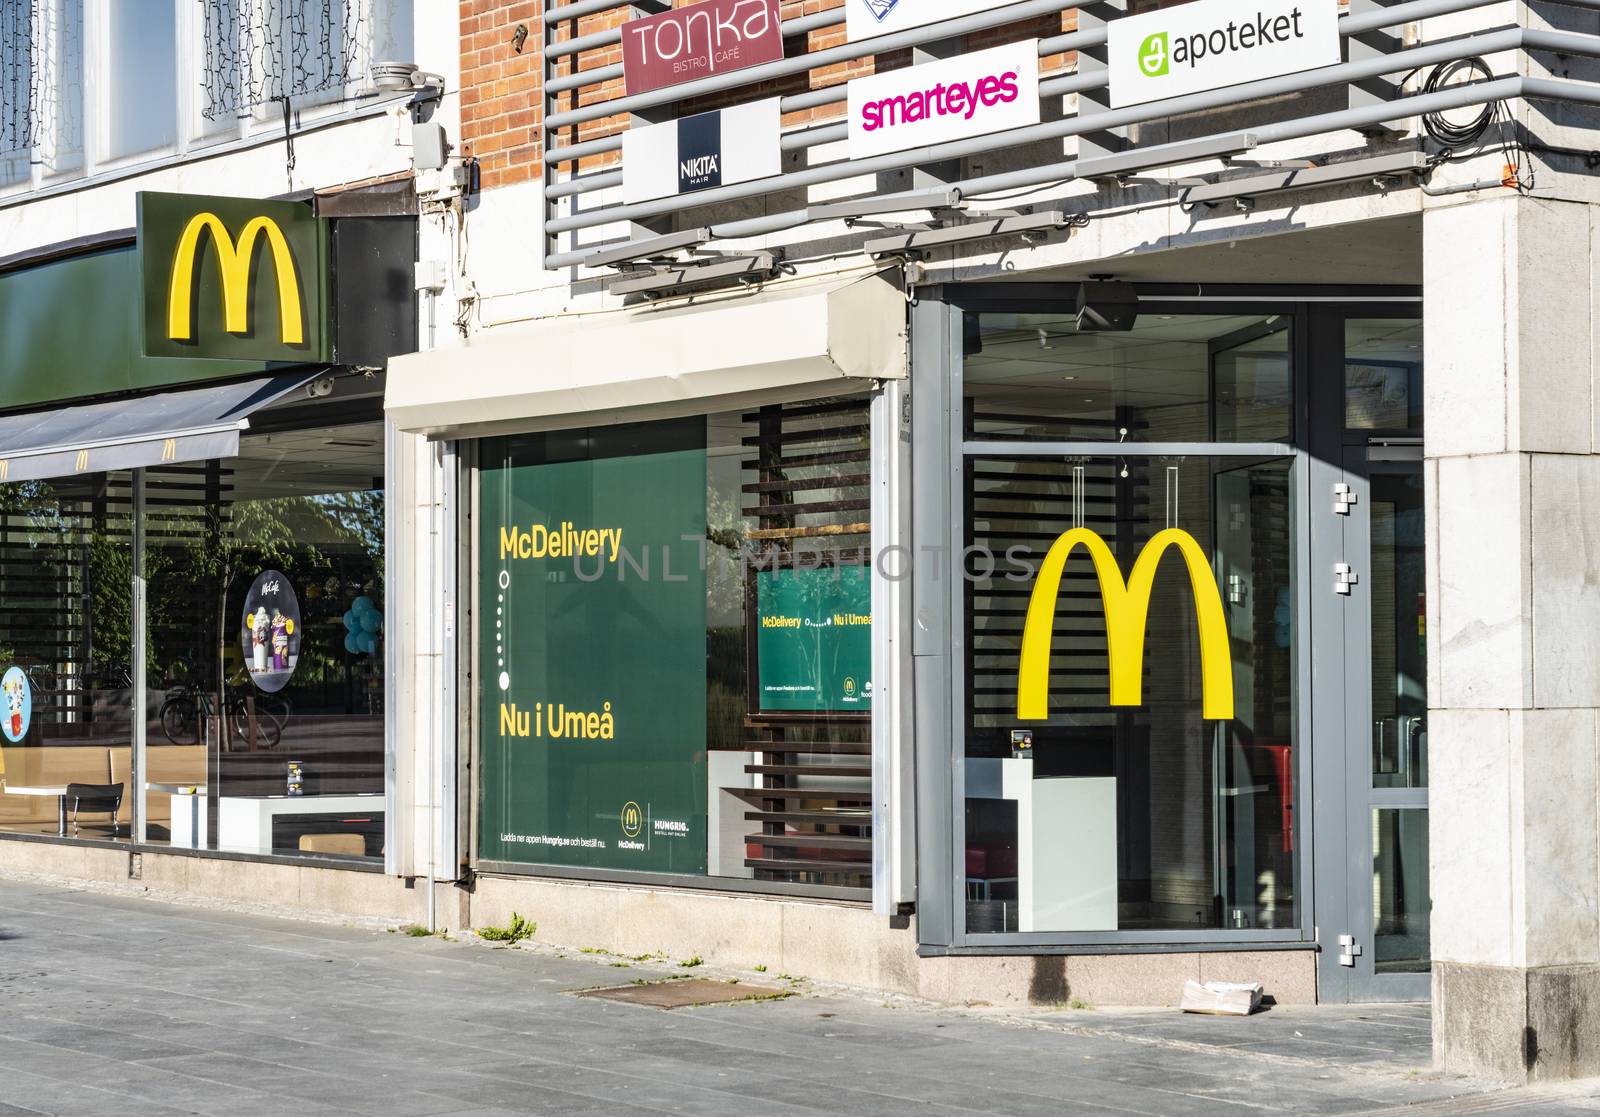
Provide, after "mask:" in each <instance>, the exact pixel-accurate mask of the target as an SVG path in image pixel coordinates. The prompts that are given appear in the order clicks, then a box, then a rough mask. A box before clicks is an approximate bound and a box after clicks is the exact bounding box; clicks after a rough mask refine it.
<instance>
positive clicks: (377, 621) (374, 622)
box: [361, 613, 383, 632]
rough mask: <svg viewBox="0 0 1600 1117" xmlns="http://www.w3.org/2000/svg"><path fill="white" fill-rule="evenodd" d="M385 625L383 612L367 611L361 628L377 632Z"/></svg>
mask: <svg viewBox="0 0 1600 1117" xmlns="http://www.w3.org/2000/svg"><path fill="white" fill-rule="evenodd" d="M382 627H383V614H382V613H367V614H364V615H363V616H362V618H361V629H362V631H364V632H377V631H378V629H380V628H382Z"/></svg>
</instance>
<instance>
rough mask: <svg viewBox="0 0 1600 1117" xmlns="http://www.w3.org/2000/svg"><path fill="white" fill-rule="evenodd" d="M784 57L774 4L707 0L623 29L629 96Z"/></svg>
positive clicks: (760, 0)
mask: <svg viewBox="0 0 1600 1117" xmlns="http://www.w3.org/2000/svg"><path fill="white" fill-rule="evenodd" d="M782 58H783V22H782V19H781V18H780V16H779V14H778V0H705V2H704V3H701V4H691V5H689V6H688V7H687V8H674V9H672V10H671V11H666V12H662V13H661V14H660V15H653V16H647V17H646V18H644V19H635V20H630V21H629V22H628V23H625V24H623V26H622V76H623V82H624V84H625V85H626V86H627V90H628V93H629V94H630V95H634V94H639V93H649V92H650V91H651V90H653V89H665V88H667V87H668V86H673V85H681V84H682V83H684V82H687V81H694V80H695V79H697V78H708V77H711V76H712V75H713V74H722V73H727V72H728V71H730V70H742V69H744V68H746V67H748V66H759V65H761V64H762V63H763V62H777V61H779V60H780V59H782Z"/></svg>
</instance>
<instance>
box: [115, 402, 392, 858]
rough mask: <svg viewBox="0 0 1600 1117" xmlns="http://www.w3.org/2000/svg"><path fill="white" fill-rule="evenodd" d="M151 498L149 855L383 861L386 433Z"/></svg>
mask: <svg viewBox="0 0 1600 1117" xmlns="http://www.w3.org/2000/svg"><path fill="white" fill-rule="evenodd" d="M145 482H146V487H145V506H146V518H145V523H146V540H147V543H146V552H145V576H146V578H147V579H148V591H147V596H148V603H149V604H148V613H149V620H148V632H149V654H148V658H147V661H146V664H145V671H146V676H145V677H146V693H147V707H146V710H145V719H146V728H145V731H146V734H147V738H146V739H147V764H148V774H147V783H148V788H149V791H148V798H147V805H148V806H147V810H148V815H147V817H148V838H149V840H150V841H152V842H157V843H166V842H170V843H171V844H172V845H174V846H179V847H184V848H190V849H218V850H227V851H231V852H241V853H255V854H291V855H306V856H316V857H343V858H378V857H381V856H382V854H383V848H384V821H385V819H384V705H385V702H386V695H385V693H384V672H383V640H384V632H383V603H384V574H385V564H384V550H383V542H384V540H383V522H384V448H383V426H382V424H381V423H378V422H365V423H354V424H349V425H343V426H334V427H320V428H314V429H305V430H293V431H282V432H277V433H270V434H261V435H255V436H252V437H249V438H246V439H245V440H244V441H243V443H242V444H241V447H240V453H239V456H238V457H236V458H229V459H225V460H213V461H207V462H196V463H193V464H189V465H175V466H168V467H162V468H159V469H150V470H147V471H146V475H145Z"/></svg>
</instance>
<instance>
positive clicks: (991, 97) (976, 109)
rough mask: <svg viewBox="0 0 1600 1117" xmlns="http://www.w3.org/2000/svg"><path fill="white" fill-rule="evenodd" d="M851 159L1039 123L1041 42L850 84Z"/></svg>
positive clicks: (959, 55)
mask: <svg viewBox="0 0 1600 1117" xmlns="http://www.w3.org/2000/svg"><path fill="white" fill-rule="evenodd" d="M849 102H850V158H852V159H869V158H871V157H872V156H874V155H884V154H887V153H889V152H892V151H905V150H907V149H908V148H913V147H922V146H924V145H927V144H938V143H944V142H945V141H947V140H960V139H966V138H968V137H970V136H986V135H989V134H991V133H994V132H1004V131H1007V130H1008V129H1011V128H1023V127H1026V126H1028V125H1030V124H1037V123H1039V41H1038V40H1037V39H1030V40H1028V41H1027V42H1022V43H1008V44H1007V45H1005V46H1001V47H992V48H990V49H989V50H980V51H975V52H973V53H972V54H958V55H956V56H955V57H953V58H943V59H940V60H939V61H937V62H924V63H922V64H921V65H920V66H907V67H904V68H902V69H899V70H889V71H887V72H885V73H881V74H873V75H872V76H871V77H865V78H856V79H855V80H854V81H852V82H851V83H850V89H849Z"/></svg>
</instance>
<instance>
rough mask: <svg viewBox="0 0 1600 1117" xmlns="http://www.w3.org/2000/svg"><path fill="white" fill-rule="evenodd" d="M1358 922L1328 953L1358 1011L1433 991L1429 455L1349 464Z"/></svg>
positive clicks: (1352, 911) (1361, 451) (1352, 807)
mask: <svg viewBox="0 0 1600 1117" xmlns="http://www.w3.org/2000/svg"><path fill="white" fill-rule="evenodd" d="M1343 473H1344V480H1343V481H1342V482H1341V484H1342V485H1343V486H1346V487H1345V488H1336V492H1335V507H1336V508H1340V509H1343V511H1342V512H1335V513H1334V514H1335V515H1341V516H1342V517H1343V518H1344V519H1345V520H1346V523H1345V527H1344V537H1345V555H1346V559H1345V562H1344V563H1342V564H1336V569H1335V571H1334V592H1335V594H1336V595H1337V596H1338V597H1340V598H1342V599H1343V603H1342V604H1343V629H1344V643H1345V655H1346V664H1347V674H1346V686H1347V700H1348V705H1347V710H1348V715H1347V721H1346V740H1347V751H1346V758H1347V765H1348V772H1347V778H1348V780H1349V785H1348V786H1349V790H1348V794H1347V803H1348V822H1347V827H1348V831H1347V832H1348V842H1347V851H1348V855H1349V864H1348V871H1349V892H1348V895H1349V905H1348V906H1349V911H1348V919H1347V920H1346V921H1345V925H1344V927H1343V929H1342V930H1340V931H1339V932H1338V934H1337V935H1335V936H1333V937H1332V941H1331V942H1329V941H1327V940H1326V939H1325V940H1324V949H1327V950H1330V951H1331V952H1333V953H1335V954H1336V956H1337V958H1336V960H1337V962H1338V964H1339V965H1340V966H1342V967H1343V968H1345V969H1347V970H1349V971H1350V973H1349V980H1350V999H1351V1000H1355V1001H1396V1000H1419V999H1426V998H1427V996H1428V990H1429V970H1430V951H1429V908H1430V899H1429V888H1428V694H1427V628H1426V620H1425V618H1426V615H1427V596H1426V585H1427V582H1426V572H1425V571H1426V556H1425V543H1424V541H1425V518H1424V515H1425V514H1424V508H1423V470H1422V447H1421V446H1420V445H1419V444H1410V445H1407V444H1394V443H1388V444H1384V443H1379V442H1376V441H1374V442H1373V443H1372V444H1369V445H1366V446H1351V447H1349V448H1347V450H1346V452H1345V461H1344V471H1343Z"/></svg>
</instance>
